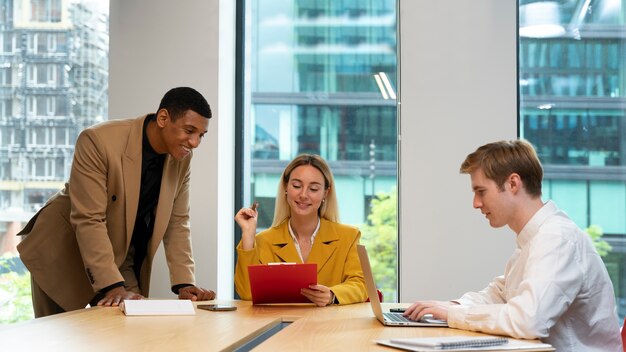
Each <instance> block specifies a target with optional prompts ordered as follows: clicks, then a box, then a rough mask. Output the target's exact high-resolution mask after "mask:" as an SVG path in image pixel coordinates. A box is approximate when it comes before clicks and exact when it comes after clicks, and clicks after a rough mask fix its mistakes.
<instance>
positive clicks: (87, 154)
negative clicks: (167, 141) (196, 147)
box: [18, 116, 195, 311]
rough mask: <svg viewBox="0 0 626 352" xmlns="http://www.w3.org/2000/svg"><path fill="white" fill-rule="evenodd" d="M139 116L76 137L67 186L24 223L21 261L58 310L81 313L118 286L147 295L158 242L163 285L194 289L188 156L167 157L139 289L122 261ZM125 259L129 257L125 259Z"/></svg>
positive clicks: (135, 180) (135, 177) (134, 189)
mask: <svg viewBox="0 0 626 352" xmlns="http://www.w3.org/2000/svg"><path fill="white" fill-rule="evenodd" d="M145 118H146V116H142V117H139V118H136V119H128V120H111V121H107V122H103V123H101V124H98V125H95V126H92V127H90V128H87V129H85V130H84V131H83V132H81V134H80V135H79V137H78V140H77V142H76V148H75V150H74V161H73V163H72V171H71V174H70V180H69V182H68V183H66V185H65V188H64V189H63V190H61V191H59V192H58V193H57V194H55V195H54V196H53V197H51V198H50V199H49V200H48V202H47V203H46V205H45V206H44V207H43V208H42V209H41V210H40V211H39V212H38V213H37V214H36V215H35V216H34V217H33V218H32V219H31V220H30V221H29V222H28V224H27V225H26V227H25V228H24V229H23V230H22V231H21V232H20V235H27V236H26V238H24V240H23V241H22V242H21V243H20V244H19V245H18V251H19V253H20V258H21V259H22V261H23V262H24V264H25V265H26V267H27V268H28V270H30V272H31V275H32V277H33V279H34V281H35V282H36V283H37V284H38V285H39V286H40V287H41V289H42V290H43V291H44V292H45V293H46V294H47V295H48V296H49V297H50V298H52V299H53V300H54V301H55V302H56V303H57V304H58V305H60V306H61V307H62V308H63V309H65V310H68V311H69V310H75V309H80V308H84V307H85V306H86V305H87V304H88V303H89V301H91V299H92V298H93V297H94V296H95V292H97V291H99V290H100V289H102V288H104V287H107V286H109V285H112V284H114V283H116V282H120V281H123V280H124V281H125V284H126V286H127V289H130V290H132V291H135V292H139V293H141V294H142V295H144V296H148V294H149V288H150V272H151V270H152V260H153V258H154V254H155V252H156V250H157V248H158V246H159V244H160V243H161V241H163V244H164V248H165V254H166V258H167V263H168V266H169V270H170V282H171V284H172V285H177V284H183V283H188V284H195V280H194V262H193V258H192V252H191V238H190V231H189V174H190V170H189V166H190V160H191V157H188V158H185V159H184V160H182V161H177V160H176V159H174V158H172V157H171V156H169V155H168V156H167V157H166V159H165V164H164V166H163V178H162V182H161V191H160V195H159V200H158V204H157V207H156V218H155V224H154V232H153V234H152V238H151V239H150V242H149V243H148V251H147V255H146V259H145V261H144V263H143V266H142V269H141V274H140V276H141V280H140V282H141V287H139V286H138V285H137V280H136V278H135V275H134V273H133V272H132V267H131V265H132V263H128V262H126V263H124V261H125V259H126V258H127V254H128V249H129V246H130V240H131V236H132V233H133V228H134V224H135V216H136V215H137V206H138V202H139V187H140V183H141V158H142V134H143V122H144V119H145ZM129 258H132V256H129Z"/></svg>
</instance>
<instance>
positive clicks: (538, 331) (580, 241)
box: [448, 201, 622, 352]
mask: <svg viewBox="0 0 626 352" xmlns="http://www.w3.org/2000/svg"><path fill="white" fill-rule="evenodd" d="M516 242H517V248H516V250H515V252H514V253H513V255H512V256H511V258H510V259H509V261H508V263H507V265H506V268H505V272H504V276H499V277H497V278H495V279H494V280H493V281H492V282H491V283H490V284H489V286H487V287H486V288H485V289H484V290H482V291H480V292H469V293H466V294H465V295H463V297H461V298H460V299H458V300H457V301H456V302H458V303H460V305H458V306H452V307H450V309H449V311H448V324H449V325H450V327H453V328H459V329H465V330H474V331H482V332H486V333H491V334H500V335H509V336H512V337H515V338H524V339H535V338H539V339H541V340H542V341H543V342H546V343H550V344H552V345H553V346H554V347H555V348H556V350H557V351H602V352H608V351H615V352H618V351H619V352H622V340H621V337H620V327H619V322H618V318H617V314H616V309H615V297H614V294H613V285H612V284H611V280H610V279H609V275H608V273H607V271H606V267H605V266H604V263H603V262H602V259H601V258H600V256H599V255H598V253H597V252H596V250H595V248H594V246H593V243H592V242H591V239H590V238H589V236H588V235H587V234H586V233H585V232H583V231H582V230H581V229H580V228H578V227H577V226H576V224H575V223H574V222H573V221H572V220H571V219H570V218H569V217H568V216H567V215H566V214H565V213H564V212H563V211H561V210H559V209H558V208H557V207H556V205H555V204H554V203H553V202H551V201H548V202H547V203H546V204H544V206H543V207H542V208H541V209H540V210H539V211H538V212H537V213H536V214H535V215H533V217H532V218H531V219H530V221H529V222H528V223H527V224H526V225H525V226H524V228H523V229H522V231H521V232H520V233H519V235H518V236H517V239H516Z"/></svg>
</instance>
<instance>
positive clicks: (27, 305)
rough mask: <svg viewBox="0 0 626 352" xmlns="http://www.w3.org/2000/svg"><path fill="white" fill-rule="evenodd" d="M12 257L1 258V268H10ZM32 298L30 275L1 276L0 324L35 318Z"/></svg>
mask: <svg viewBox="0 0 626 352" xmlns="http://www.w3.org/2000/svg"><path fill="white" fill-rule="evenodd" d="M9 259H10V257H7V256H2V257H0V268H8V267H9V265H8V261H9ZM34 316H35V315H34V313H33V305H32V300H31V296H30V273H28V272H26V273H24V274H21V275H20V274H18V273H16V272H14V271H9V272H6V273H3V274H0V324H11V323H17V322H21V321H25V320H29V319H33V318H34Z"/></svg>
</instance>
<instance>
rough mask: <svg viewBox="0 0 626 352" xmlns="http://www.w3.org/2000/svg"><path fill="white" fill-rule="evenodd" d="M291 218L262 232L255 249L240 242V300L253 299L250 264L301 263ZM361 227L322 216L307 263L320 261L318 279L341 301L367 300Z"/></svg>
mask: <svg viewBox="0 0 626 352" xmlns="http://www.w3.org/2000/svg"><path fill="white" fill-rule="evenodd" d="M288 223H289V222H288V221H287V220H285V221H284V222H283V223H282V224H280V225H278V226H276V227H272V228H270V229H267V230H265V231H263V232H260V233H259V234H258V235H257V236H256V240H255V247H254V249H251V250H247V251H244V250H243V249H242V248H241V242H239V244H238V245H237V266H236V268H235V287H236V289H237V293H238V294H239V297H241V299H245V300H250V299H251V298H252V295H251V293H250V280H249V277H248V266H249V265H253V264H267V263H273V262H295V263H302V260H301V259H300V256H299V255H298V252H297V250H296V246H295V244H294V242H293V239H292V238H291V235H290V234H289V225H288ZM360 237H361V232H360V231H359V229H357V228H355V227H352V226H348V225H343V224H338V223H335V222H331V221H328V220H326V219H321V221H320V228H319V231H318V233H317V235H316V236H315V242H314V243H313V247H312V248H311V253H310V254H309V257H308V258H307V261H306V262H307V263H317V281H318V283H319V284H321V285H324V286H328V287H329V288H330V289H331V290H332V291H333V293H334V294H335V297H336V298H337V301H338V302H339V304H350V303H358V302H364V301H365V300H366V299H367V293H366V291H365V279H364V277H363V271H362V270H361V263H360V262H359V257H358V254H357V252H356V245H357V244H358V243H359V239H360Z"/></svg>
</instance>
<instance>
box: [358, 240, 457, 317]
mask: <svg viewBox="0 0 626 352" xmlns="http://www.w3.org/2000/svg"><path fill="white" fill-rule="evenodd" d="M357 252H358V253H359V260H361V268H362V269H363V275H364V276H365V287H366V288H367V294H368V295H369V297H370V304H371V305H372V311H374V315H375V316H376V318H377V319H378V320H379V321H380V322H381V323H383V325H386V326H422V327H423V326H436V327H446V326H448V323H447V322H445V321H444V320H438V319H432V316H431V318H422V320H420V321H415V320H410V319H408V318H406V317H404V316H403V315H402V313H392V312H383V307H382V305H381V304H380V300H379V299H378V292H377V291H376V283H375V282H374V275H373V274H372V267H371V266H370V259H369V257H368V255H367V249H365V246H363V245H358V246H357Z"/></svg>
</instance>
